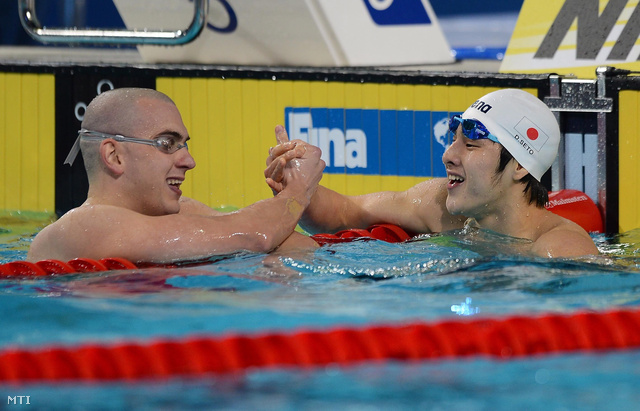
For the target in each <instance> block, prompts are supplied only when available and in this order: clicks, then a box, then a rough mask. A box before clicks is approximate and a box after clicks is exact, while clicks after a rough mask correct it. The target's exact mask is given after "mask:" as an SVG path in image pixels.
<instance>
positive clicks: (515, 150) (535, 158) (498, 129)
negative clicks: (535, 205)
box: [462, 89, 560, 181]
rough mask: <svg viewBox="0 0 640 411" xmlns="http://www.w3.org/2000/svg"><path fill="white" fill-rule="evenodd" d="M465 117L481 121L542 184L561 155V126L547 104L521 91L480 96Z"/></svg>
mask: <svg viewBox="0 0 640 411" xmlns="http://www.w3.org/2000/svg"><path fill="white" fill-rule="evenodd" d="M462 118H465V119H467V118H468V119H473V120H478V121H480V122H481V123H482V124H484V126H485V127H486V128H487V130H489V132H490V133H491V134H493V135H494V136H496V137H497V138H498V141H500V144H502V145H503V146H504V148H506V149H507V150H508V151H509V153H511V155H512V156H513V158H515V159H516V161H517V162H518V163H520V165H521V166H522V167H524V168H525V169H526V170H527V171H528V172H529V174H531V175H532V176H534V177H535V178H536V180H538V181H540V179H541V178H542V175H543V174H544V173H545V172H546V171H547V170H548V169H549V167H551V165H552V164H553V162H554V160H555V159H556V156H557V155H558V145H559V144H560V127H558V122H557V120H556V118H555V116H554V115H553V113H552V112H551V110H549V108H548V107H547V105H546V104H544V103H543V102H542V101H541V100H540V99H538V98H537V97H535V96H533V95H532V94H529V93H527V92H526V91H522V90H518V89H505V90H498V91H494V92H492V93H489V94H487V95H485V96H483V97H480V98H479V99H478V100H477V101H476V102H475V103H473V104H472V105H471V106H470V107H469V108H468V109H467V110H466V111H465V112H464V113H463V114H462Z"/></svg>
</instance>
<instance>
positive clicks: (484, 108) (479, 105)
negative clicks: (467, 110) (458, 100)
mask: <svg viewBox="0 0 640 411" xmlns="http://www.w3.org/2000/svg"><path fill="white" fill-rule="evenodd" d="M471 108H475V109H476V110H478V111H481V112H483V113H487V112H488V111H489V110H491V105H490V104H487V103H485V102H484V101H482V100H476V102H475V103H473V104H472V105H471Z"/></svg>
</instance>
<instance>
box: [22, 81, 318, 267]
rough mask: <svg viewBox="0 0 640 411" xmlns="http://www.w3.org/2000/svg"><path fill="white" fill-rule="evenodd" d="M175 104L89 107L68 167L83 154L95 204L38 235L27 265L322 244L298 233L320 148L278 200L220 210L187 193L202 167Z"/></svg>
mask: <svg viewBox="0 0 640 411" xmlns="http://www.w3.org/2000/svg"><path fill="white" fill-rule="evenodd" d="M189 139H190V137H189V133H188V131H187V129H186V127H185V125H184V123H183V121H182V117H181V115H180V112H179V111H178V108H177V107H176V105H175V104H174V103H173V101H172V100H171V99H170V98H169V97H168V96H166V95H165V94H162V93H160V92H158V91H156V90H152V89H141V88H122V89H115V90H111V91H108V92H106V93H102V94H100V95H99V96H97V97H96V98H95V99H94V100H93V101H92V102H91V104H89V106H88V107H87V110H86V113H85V116H84V120H83V122H82V129H81V130H80V132H79V136H78V140H77V141H76V143H75V144H74V147H73V149H72V150H71V153H69V157H68V158H67V161H66V162H68V163H73V160H74V158H75V156H76V155H77V154H78V152H79V151H80V150H81V151H82V156H83V158H84V163H85V168H86V171H87V176H88V179H89V192H88V196H87V200H86V201H85V202H84V203H83V204H82V205H81V206H79V207H77V208H75V209H73V210H71V211H69V212H68V213H66V214H65V215H63V216H62V217H61V218H60V219H58V220H57V221H56V222H54V223H52V224H51V225H49V226H47V227H45V228H44V229H43V230H42V231H41V232H39V233H38V235H37V236H36V237H35V238H34V240H33V242H32V244H31V247H30V249H29V252H28V255H27V260H29V261H39V260H44V259H58V260H62V261H67V260H71V259H73V258H77V257H83V258H92V259H101V258H105V257H121V258H126V259H128V260H130V261H133V262H142V261H144V262H158V263H163V262H172V261H176V260H192V259H203V258H207V257H210V256H213V255H220V254H228V253H233V252H237V251H240V250H247V251H253V252H261V253H267V252H270V251H273V250H275V249H276V248H278V247H280V248H281V249H284V248H287V247H289V248H298V247H315V246H316V244H315V242H314V241H313V240H312V239H310V238H309V237H307V236H304V235H302V234H299V233H296V232H294V229H295V227H296V225H297V223H298V219H299V218H300V216H301V215H302V212H303V211H304V209H305V207H306V206H307V205H308V204H309V201H310V199H311V197H312V195H313V193H314V192H315V190H316V188H317V186H318V182H319V181H320V179H321V178H322V171H323V169H324V162H322V160H320V150H319V149H315V148H313V147H300V148H299V149H298V152H297V163H296V164H295V167H287V168H286V170H284V173H285V175H286V178H287V181H288V182H290V184H287V187H286V189H283V190H282V191H281V192H280V193H279V194H278V195H276V196H275V197H273V198H269V199H266V200H262V201H259V202H257V203H254V204H252V205H250V206H248V207H245V208H243V209H240V210H238V211H235V212H232V213H221V212H219V211H216V210H214V209H211V208H210V207H208V206H206V205H205V204H203V203H200V202H198V201H195V200H193V199H189V198H186V197H184V196H183V195H182V191H181V189H180V186H181V184H182V183H183V182H184V180H185V176H186V173H187V171H189V170H191V169H193V168H194V167H195V166H196V163H195V160H194V159H193V157H192V156H191V153H190V152H189V148H188V145H187V144H188V141H189Z"/></svg>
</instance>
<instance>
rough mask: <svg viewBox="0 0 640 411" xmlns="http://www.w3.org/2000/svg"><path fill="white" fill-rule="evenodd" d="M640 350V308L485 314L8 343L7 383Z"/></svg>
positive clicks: (3, 357)
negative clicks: (41, 344) (32, 345)
mask: <svg viewBox="0 0 640 411" xmlns="http://www.w3.org/2000/svg"><path fill="white" fill-rule="evenodd" d="M638 348H640V311H630V310H629V311H612V312H605V313H592V312H584V313H577V314H572V315H558V314H552V315H546V316H541V317H534V318H532V317H523V316H514V317H509V318H506V319H475V320H470V321H443V322H437V323H432V324H429V323H415V324H409V325H400V326H371V327H366V328H335V329H330V330H316V331H314V330H302V331H296V332H292V333H266V334H260V335H230V336H223V337H192V338H187V339H184V340H167V339H159V340H156V341H151V342H148V343H140V342H124V343H118V344H111V345H107V344H85V345H81V346H78V347H62V346H50V347H45V348H39V349H33V350H25V349H19V348H14V349H5V350H3V351H0V382H13V383H16V382H22V383H24V382H36V381H69V380H89V381H104V380H123V379H124V380H140V379H153V378H167V377H169V376H192V377H194V376H204V375H207V374H223V373H231V372H239V371H246V370H249V369H255V368H263V367H267V368H274V367H316V366H322V365H328V364H339V365H350V364H355V363H359V362H363V361H388V360H399V361H424V360H430V359H445V358H458V357H469V356H489V357H494V358H497V359H504V360H507V359H511V358H517V357H522V356H527V355H536V354H549V353H566V352H573V351H583V352H595V351H601V350H614V349H638Z"/></svg>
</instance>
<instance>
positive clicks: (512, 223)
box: [465, 204, 546, 241]
mask: <svg viewBox="0 0 640 411" xmlns="http://www.w3.org/2000/svg"><path fill="white" fill-rule="evenodd" d="M545 212H546V210H545V209H544V208H541V207H537V206H535V205H534V204H524V205H522V204H520V205H519V206H516V207H512V208H511V209H510V210H507V211H504V212H502V213H493V214H491V215H487V216H484V217H482V218H468V219H467V221H466V222H465V227H474V228H481V229H485V230H490V231H493V232H496V233H499V234H503V235H507V236H509V237H516V238H525V239H528V240H533V241H535V240H536V239H537V238H538V236H539V229H540V226H541V223H542V221H543V220H544V218H545V216H544V214H545Z"/></svg>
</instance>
